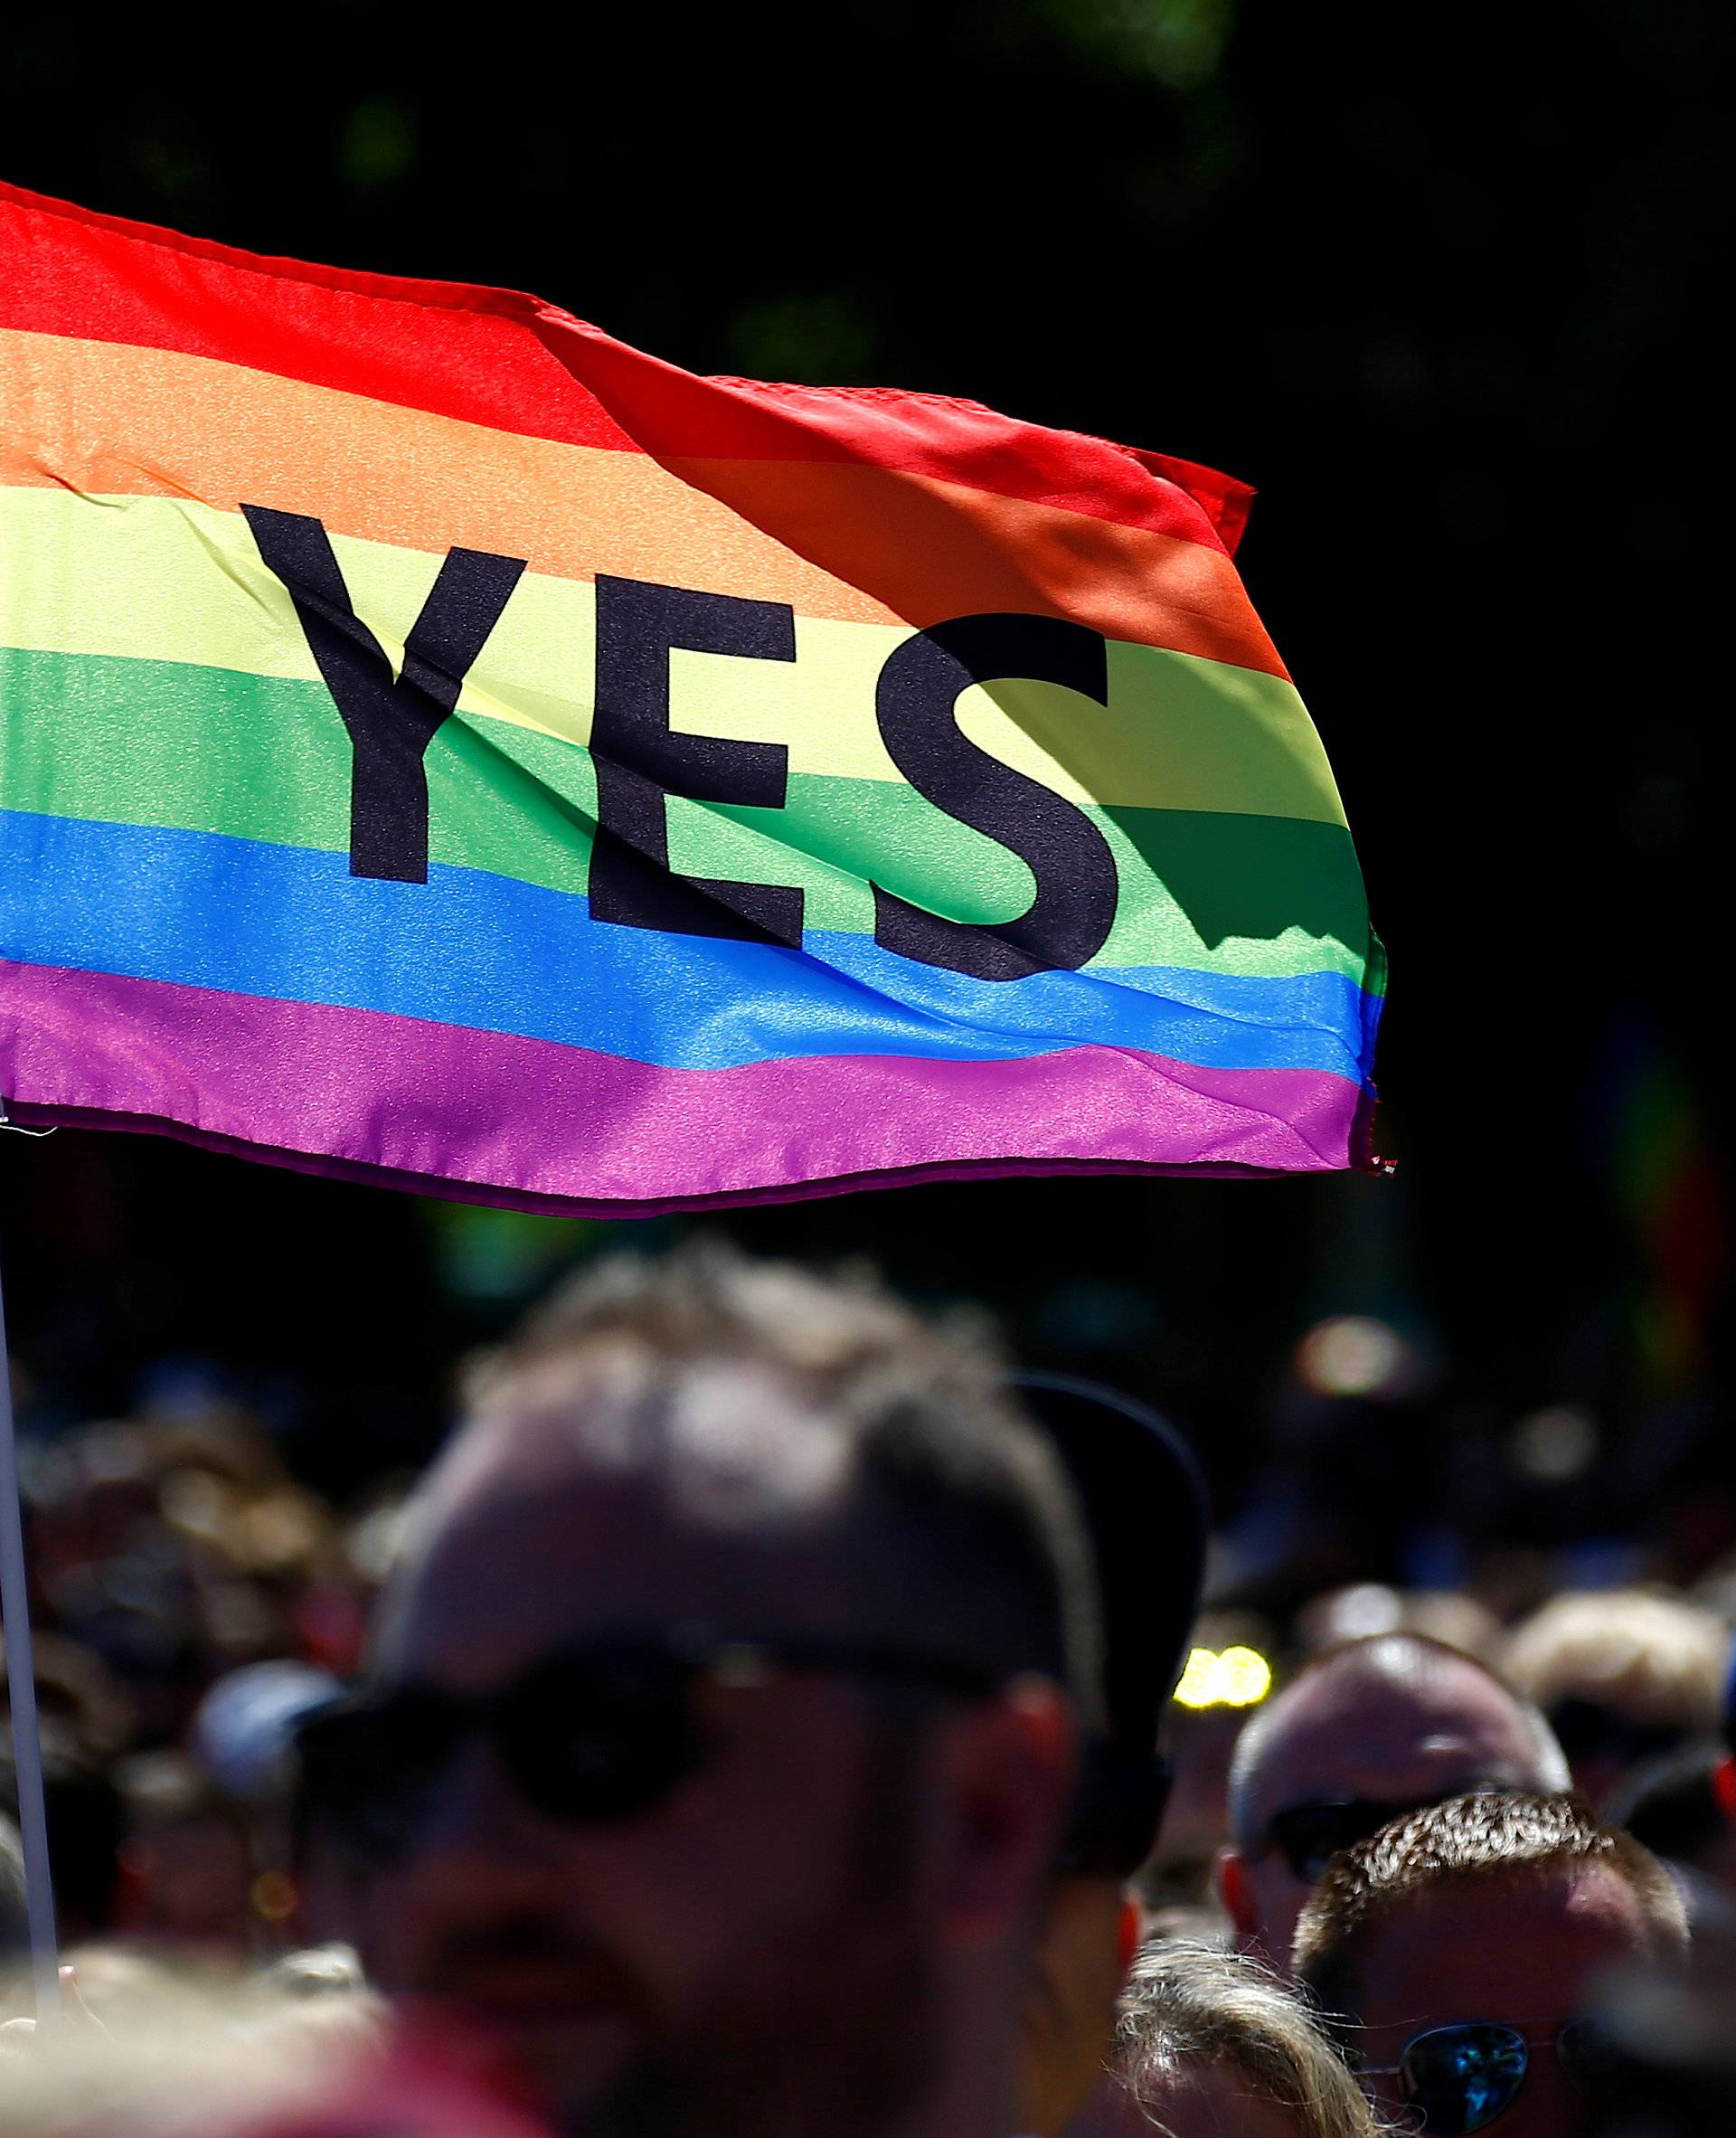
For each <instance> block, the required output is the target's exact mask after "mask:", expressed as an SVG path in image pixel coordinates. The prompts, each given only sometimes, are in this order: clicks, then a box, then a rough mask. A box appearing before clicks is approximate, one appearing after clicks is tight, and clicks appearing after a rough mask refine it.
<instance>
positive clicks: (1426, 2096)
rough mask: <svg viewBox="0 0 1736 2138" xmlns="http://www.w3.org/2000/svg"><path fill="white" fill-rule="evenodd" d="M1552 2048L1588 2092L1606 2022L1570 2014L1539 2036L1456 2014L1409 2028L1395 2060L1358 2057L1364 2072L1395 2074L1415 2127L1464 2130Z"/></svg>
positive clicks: (1498, 2109) (1445, 2133) (1479, 2124)
mask: <svg viewBox="0 0 1736 2138" xmlns="http://www.w3.org/2000/svg"><path fill="white" fill-rule="evenodd" d="M1538 2049H1553V2050H1554V2051H1555V2053H1556V2055H1557V2056H1558V2057H1559V2058H1561V2069H1562V2070H1563V2071H1564V2072H1565V2073H1566V2075H1567V2077H1569V2078H1570V2079H1571V2080H1572V2082H1573V2084H1574V2085H1575V2086H1577V2087H1578V2088H1579V2089H1580V2092H1581V2093H1590V2091H1591V2090H1592V2089H1593V2087H1594V2086H1597V2085H1598V2083H1599V2080H1600V2079H1601V2078H1602V2077H1603V2076H1604V2074H1605V2073H1607V2072H1608V2070H1609V2046H1608V2043H1607V2041H1606V2039H1605V2037H1604V2034H1603V2030H1602V2029H1600V2028H1599V2026H1598V2025H1597V2024H1596V2022H1595V2021H1593V2020H1568V2021H1567V2022H1566V2024H1565V2025H1564V2026H1561V2027H1558V2028H1557V2029H1556V2030H1555V2032H1554V2033H1553V2034H1548V2035H1545V2036H1544V2037H1543V2039H1541V2040H1536V2041H1533V2040H1532V2039H1529V2038H1528V2037H1527V2036H1526V2035H1525V2034H1524V2032H1523V2031H1522V2029H1519V2028H1517V2027H1509V2026H1507V2025H1505V2023H1504V2022H1503V2021H1501V2020H1457V2021H1455V2022H1454V2024H1453V2025H1451V2026H1449V2027H1430V2028H1429V2030H1428V2031H1427V2032H1426V2033H1423V2034H1418V2035H1416V2036H1414V2037H1413V2038H1412V2039H1411V2040H1409V2041H1407V2042H1406V2043H1405V2045H1404V2048H1403V2051H1402V2052H1401V2055H1400V2058H1399V2060H1398V2062H1397V2063H1396V2064H1375V2065H1363V2067H1362V2077H1364V2078H1396V2079H1397V2080H1398V2082H1399V2098H1400V2099H1401V2101H1402V2102H1403V2103H1404V2105H1405V2106H1406V2107H1407V2108H1408V2109H1410V2110H1411V2113H1412V2114H1414V2115H1415V2117H1416V2119H1417V2124H1418V2127H1419V2128H1420V2130H1424V2131H1429V2132H1432V2133H1437V2134H1438V2138H1462V2134H1463V2133H1467V2132H1470V2131H1481V2130H1485V2129H1486V2128H1487V2126H1488V2125H1489V2124H1492V2123H1493V2122H1494V2121H1495V2117H1496V2116H1498V2115H1505V2113H1506V2112H1507V2110H1508V2109H1509V2108H1511V2107H1512V2106H1513V2105H1514V2101H1515V2100H1516V2099H1517V2098H1518V2095H1519V2089H1520V2087H1521V2086H1523V2085H1524V2083H1525V2073H1526V2072H1527V2071H1528V2070H1529V2069H1530V2068H1531V2059H1532V2057H1533V2054H1534V2053H1535V2051H1537V2050H1538Z"/></svg>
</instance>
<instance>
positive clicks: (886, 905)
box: [873, 615, 1117, 980]
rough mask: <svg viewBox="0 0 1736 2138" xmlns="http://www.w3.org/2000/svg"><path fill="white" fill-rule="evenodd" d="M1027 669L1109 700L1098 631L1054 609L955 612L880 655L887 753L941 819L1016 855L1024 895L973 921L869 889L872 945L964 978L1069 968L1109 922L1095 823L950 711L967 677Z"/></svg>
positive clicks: (983, 679) (1111, 889)
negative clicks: (1033, 890)
mask: <svg viewBox="0 0 1736 2138" xmlns="http://www.w3.org/2000/svg"><path fill="white" fill-rule="evenodd" d="M1009 676H1021V677H1024V676H1029V677H1031V678H1032V679H1033V680H1034V681H1036V682H1041V683H1058V684H1062V685H1064V686H1066V687H1067V688H1068V689H1069V690H1077V691H1080V692H1081V693H1083V695H1085V696H1086V697H1089V698H1094V699H1095V700H1096V701H1097V703H1098V704H1099V705H1106V704H1107V703H1108V701H1109V657H1108V654H1107V652H1106V650H1105V648H1104V644H1103V639H1102V638H1101V636H1100V634H1099V633H1098V632H1096V631H1092V630H1088V629H1086V628H1085V626H1084V625H1083V624H1075V623H1067V622H1064V621H1063V620H1061V619H1060V618H1058V617H1047V616H1019V615H991V616H960V617H955V618H954V619H953V620H951V621H950V622H948V623H941V624H936V625H934V626H933V627H932V628H931V629H929V630H926V631H919V632H918V633H917V635H916V637H915V638H914V639H906V640H905V641H904V643H903V645H901V647H899V648H897V650H896V651H895V652H893V653H892V654H891V655H889V656H888V657H887V661H886V665H885V667H883V668H882V670H881V672H880V682H879V686H878V688H877V691H876V694H875V700H874V713H875V717H876V718H877V719H878V721H879V723H880V733H881V738H882V741H883V742H884V743H885V744H886V748H887V750H888V752H890V753H891V756H892V762H893V763H894V764H895V765H896V766H897V767H898V769H899V771H901V772H902V773H903V775H904V777H905V778H906V779H907V780H909V781H910V785H911V786H912V787H914V788H915V789H916V790H917V791H918V792H919V793H920V794H922V795H924V796H926V797H927V799H929V801H931V802H933V803H935V804H936V805H937V807H939V809H944V810H945V811H946V812H947V814H948V816H949V817H953V818H957V819H958V822H959V823H961V824H967V825H969V826H970V827H971V828H972V829H973V830H976V831H981V832H986V834H987V835H988V837H990V838H992V839H996V840H998V841H999V842H1000V844H1001V845H1002V846H1004V847H1010V848H1011V849H1012V851H1013V852H1014V853H1015V854H1016V855H1018V856H1019V857H1020V858H1021V859H1022V860H1023V861H1024V862H1026V863H1027V864H1028V865H1029V866H1030V869H1031V873H1032V874H1033V875H1034V876H1035V877H1036V879H1037V894H1036V896H1035V898H1034V899H1033V900H1032V902H1031V904H1030V906H1029V908H1028V909H1027V910H1026V912H1025V913H1024V914H1022V915H1021V917H1020V918H1019V919H1018V920H1016V921H998V922H993V923H991V924H987V925H984V926H978V927H972V926H967V925H966V924H965V923H964V922H958V921H948V920H943V919H942V918H941V917H940V915H939V914H938V913H929V912H928V911H927V910H926V908H924V907H922V906H917V905H911V904H909V903H907V902H906V901H905V900H903V899H901V898H895V897H894V896H893V895H892V893H891V892H890V891H882V889H881V887H880V885H878V884H876V885H874V886H873V892H874V941H876V942H877V943H879V944H880V945H881V946H882V949H885V950H889V951H897V952H898V954H899V955H900V956H901V957H903V958H914V959H917V960H920V962H921V963H923V964H925V965H939V966H943V967H945V968H946V970H948V971H950V972H962V973H967V974H968V975H969V976H970V977H971V978H972V979H995V980H999V979H1024V977H1025V976H1026V975H1027V974H1030V973H1033V972H1043V971H1050V970H1056V969H1060V970H1076V969H1077V968H1078V967H1080V966H1081V965H1083V964H1084V963H1085V962H1086V960H1088V959H1090V958H1092V957H1095V956H1096V954H1097V952H1098V951H1100V950H1101V949H1102V948H1103V945H1104V943H1105V941H1107V940H1108V937H1109V930H1110V929H1111V928H1112V927H1113V926H1114V925H1115V906H1116V894H1117V882H1116V873H1115V856H1114V855H1113V854H1111V853H1110V851H1109V844H1108V842H1107V841H1106V840H1105V838H1104V837H1103V835H1102V833H1101V832H1100V831H1099V829H1098V828H1097V827H1096V825H1095V824H1093V823H1092V822H1091V820H1090V818H1089V817H1088V816H1086V815H1085V813H1084V811H1083V810H1081V809H1077V808H1075V807H1074V805H1073V804H1072V803H1071V802H1070V801H1067V800H1065V799H1063V798H1062V797H1061V795H1059V794H1057V793H1055V792H1054V790H1052V788H1048V787H1044V786H1043V785H1042V784H1041V783H1040V782H1039V781H1037V780H1031V779H1027V778H1026V777H1025V775H1024V773H1023V772H1018V771H1014V769H1013V767H1012V766H1011V765H1007V764H1003V763H1002V762H1001V761H1000V760H999V759H998V758H996V757H991V756H990V755H989V754H988V753H987V752H986V751H984V750H979V749H978V748H977V745H976V743H973V742H972V741H971V740H970V739H969V737H968V736H967V735H965V734H964V733H961V731H960V730H959V728H958V724H957V723H956V721H955V720H954V717H953V711H954V707H955V706H956V705H957V704H958V698H959V695H960V694H961V693H962V692H963V691H965V690H966V689H967V688H968V686H970V685H971V684H973V683H990V682H995V681H997V680H1004V679H1005V678H1007V677H1009Z"/></svg>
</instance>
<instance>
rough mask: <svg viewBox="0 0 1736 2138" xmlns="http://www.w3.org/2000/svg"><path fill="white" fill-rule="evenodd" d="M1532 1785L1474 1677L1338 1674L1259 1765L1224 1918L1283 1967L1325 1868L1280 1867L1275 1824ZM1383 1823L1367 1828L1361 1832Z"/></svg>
mask: <svg viewBox="0 0 1736 2138" xmlns="http://www.w3.org/2000/svg"><path fill="white" fill-rule="evenodd" d="M1542 1785H1543V1779H1542V1777H1541V1776H1540V1775H1539V1773H1538V1758H1537V1745H1536V1739H1535V1737H1534V1736H1533V1731H1532V1728H1531V1726H1530V1722H1529V1720H1528V1718H1527V1717H1526V1716H1525V1714H1524V1710H1523V1709H1522V1708H1520V1707H1519V1706H1518V1705H1517V1704H1516V1703H1515V1702H1514V1700H1513V1699H1512V1698H1510V1697H1509V1696H1508V1695H1507V1694H1506V1693H1505V1692H1504V1691H1503V1689H1501V1687H1500V1686H1499V1685H1497V1684H1496V1683H1495V1680H1494V1679H1491V1678H1488V1677H1486V1675H1485V1674H1484V1673H1483V1672H1482V1671H1480V1670H1472V1669H1469V1668H1466V1669H1463V1670H1460V1669H1456V1668H1452V1667H1450V1666H1448V1667H1446V1668H1440V1667H1439V1666H1437V1668H1436V1669H1435V1670H1433V1671H1432V1672H1431V1673H1430V1674H1429V1676H1428V1677H1426V1678H1420V1679H1406V1678H1403V1677H1399V1676H1393V1677H1390V1678H1386V1679H1378V1680H1370V1679H1367V1678H1365V1677H1362V1676H1359V1675H1355V1674H1350V1673H1346V1674H1344V1676H1342V1677H1340V1678H1337V1679H1335V1678H1333V1677H1331V1676H1326V1677H1324V1678H1323V1679H1319V1680H1316V1681H1315V1682H1313V1683H1309V1684H1306V1685H1304V1686H1302V1687H1299V1688H1298V1689H1297V1695H1296V1698H1295V1702H1294V1705H1293V1706H1292V1707H1291V1708H1289V1710H1288V1712H1287V1713H1286V1715H1285V1716H1284V1717H1283V1718H1282V1720H1281V1722H1280V1724H1279V1726H1278V1736H1276V1737H1275V1738H1274V1739H1273V1741H1272V1743H1271V1745H1270V1747H1269V1756H1268V1757H1267V1759H1266V1760H1265V1762H1264V1763H1263V1771H1262V1773H1261V1775H1260V1788H1259V1793H1258V1797H1259V1801H1258V1805H1257V1813H1256V1815H1257V1822H1258V1829H1259V1831H1258V1835H1257V1838H1256V1840H1255V1842H1254V1845H1253V1846H1252V1847H1251V1848H1250V1849H1246V1850H1244V1851H1241V1852H1240V1856H1239V1861H1240V1871H1241V1884H1242V1887H1243V1891H1244V1894H1245V1898H1244V1899H1243V1900H1242V1902H1241V1906H1235V1905H1232V1906H1231V1915H1232V1916H1234V1918H1235V1921H1236V1928H1237V1930H1238V1932H1239V1933H1240V1934H1241V1939H1242V1942H1243V1944H1247V1945H1250V1946H1251V1947H1253V1948H1255V1949H1257V1950H1258V1951H1260V1953H1261V1954H1263V1956H1264V1957H1265V1958H1267V1959H1268V1960H1269V1961H1270V1962H1271V1963H1272V1965H1273V1966H1275V1967H1277V1968H1279V1969H1280V1970H1283V1969H1288V1965H1289V1961H1290V1947H1291V1944H1292V1943H1293V1941H1294V1939H1295V1936H1296V1925H1297V1916H1300V1914H1301V1913H1302V1909H1303V1906H1304V1904H1305V1903H1306V1902H1307V1897H1308V1896H1309V1894H1310V1893H1311V1892H1312V1891H1313V1890H1314V1881H1315V1878H1317V1876H1318V1875H1319V1871H1320V1869H1321V1868H1324V1860H1323V1861H1322V1862H1321V1863H1319V1864H1313V1865H1305V1866H1303V1867H1301V1868H1297V1867H1296V1866H1293V1865H1292V1864H1291V1862H1290V1861H1289V1859H1288V1857H1287V1855H1286V1853H1285V1851H1284V1849H1282V1848H1280V1847H1279V1846H1278V1844H1277V1841H1276V1840H1275V1839H1274V1836H1273V1833H1272V1829H1271V1824H1270V1822H1271V1820H1272V1818H1273V1816H1274V1814H1276V1813H1278V1812H1284V1811H1286V1810H1287V1809H1289V1808H1292V1807H1296V1806H1307V1805H1312V1804H1335V1803H1343V1802H1358V1801H1360V1802H1368V1803H1371V1804H1373V1805H1376V1806H1378V1805H1382V1804H1390V1805H1396V1806H1403V1807H1409V1806H1412V1805H1418V1804H1426V1803H1439V1802H1442V1801H1443V1800H1445V1799H1446V1798H1448V1797H1449V1796H1458V1795H1462V1794H1463V1793H1466V1792H1467V1791H1468V1790H1473V1789H1489V1788H1513V1789H1534V1788H1538V1787H1540V1786H1542ZM1394 1815H1396V1814H1394ZM1383 1823H1384V1821H1383V1820H1382V1819H1380V1818H1378V1817H1375V1818H1373V1823H1372V1824H1370V1825H1369V1826H1368V1830H1367V1831H1368V1832H1369V1833H1373V1832H1374V1831H1377V1830H1378V1828H1379V1827H1380V1826H1381V1825H1382V1824H1383ZM1305 1872H1306V1874H1307V1875H1304V1873H1305Z"/></svg>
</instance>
